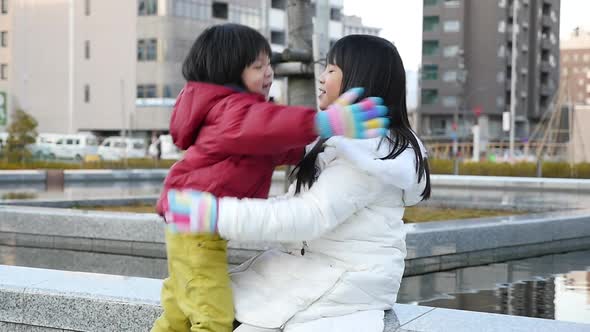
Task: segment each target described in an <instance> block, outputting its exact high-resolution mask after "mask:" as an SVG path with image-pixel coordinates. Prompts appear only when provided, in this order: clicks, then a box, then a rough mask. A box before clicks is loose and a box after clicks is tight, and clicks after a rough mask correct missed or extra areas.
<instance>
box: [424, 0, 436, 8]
mask: <svg viewBox="0 0 590 332" xmlns="http://www.w3.org/2000/svg"><path fill="white" fill-rule="evenodd" d="M437 4H438V0H424V6H425V7H426V6H436V5H437Z"/></svg>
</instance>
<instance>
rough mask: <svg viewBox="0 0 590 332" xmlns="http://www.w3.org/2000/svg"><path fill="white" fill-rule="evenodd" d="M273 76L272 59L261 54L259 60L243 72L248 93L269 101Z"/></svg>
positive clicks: (243, 80)
mask: <svg viewBox="0 0 590 332" xmlns="http://www.w3.org/2000/svg"><path fill="white" fill-rule="evenodd" d="M273 76H274V72H273V71H272V67H271V66H270V58H269V57H268V55H267V54H265V53H260V54H259V55H258V58H257V59H256V60H255V61H254V62H252V63H251V64H250V65H249V66H248V67H246V69H244V71H243V72H242V82H244V86H245V87H246V89H247V90H248V91H250V92H252V93H258V94H261V95H263V96H264V97H265V98H266V99H268V94H269V93H270V86H271V85H272V79H273Z"/></svg>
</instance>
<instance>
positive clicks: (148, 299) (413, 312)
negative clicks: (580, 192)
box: [0, 265, 590, 332]
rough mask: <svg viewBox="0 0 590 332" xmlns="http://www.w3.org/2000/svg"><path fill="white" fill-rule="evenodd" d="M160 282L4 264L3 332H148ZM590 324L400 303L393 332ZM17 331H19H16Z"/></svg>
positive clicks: (388, 328) (389, 324)
mask: <svg viewBox="0 0 590 332" xmlns="http://www.w3.org/2000/svg"><path fill="white" fill-rule="evenodd" d="M161 285H162V281H161V280H157V279H146V278H133V277H121V276H113V275H102V274H92V273H80V272H65V271H56V270H44V269H32V268H23V267H11V266H2V265H0V298H2V299H3V301H1V302H0V328H1V327H4V326H8V327H11V328H12V327H18V328H23V329H24V330H26V331H39V332H41V331H43V332H45V331H47V332H54V331H62V330H67V331H109V332H110V331H147V330H149V328H150V327H151V325H152V323H153V322H154V321H155V319H156V318H157V317H158V315H159V314H160V312H161V308H160V306H159V294H160V288H161ZM589 328H590V325H588V324H576V323H568V322H561V321H553V320H546V319H537V318H527V317H517V316H507V315H497V314H486V313H478V312H469V311H462V310H449V309H440V308H431V307H423V306H413V305H405V304H396V305H395V306H394V308H393V310H392V311H388V312H387V313H386V316H385V330H384V331H385V332H394V331H420V332H434V331H457V332H466V331H482V332H487V331H556V332H561V331H564V332H565V331H567V332H578V331H580V332H581V331H588V329H589ZM16 331H18V330H16Z"/></svg>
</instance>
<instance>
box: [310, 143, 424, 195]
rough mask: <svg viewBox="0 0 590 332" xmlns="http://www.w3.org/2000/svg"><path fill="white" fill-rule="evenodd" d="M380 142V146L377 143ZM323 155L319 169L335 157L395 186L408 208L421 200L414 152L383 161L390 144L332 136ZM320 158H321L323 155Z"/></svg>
mask: <svg viewBox="0 0 590 332" xmlns="http://www.w3.org/2000/svg"><path fill="white" fill-rule="evenodd" d="M380 143H381V144H380ZM418 144H419V145H420V152H421V153H422V157H426V156H427V153H426V149H425V147H424V145H423V144H422V142H421V141H420V140H419V139H418ZM324 151H325V153H322V154H320V157H319V158H318V166H319V167H320V168H323V167H325V165H326V164H327V163H328V162H329V161H330V160H333V159H335V158H337V157H339V158H343V159H346V160H348V161H349V162H351V163H352V164H354V165H355V166H356V167H357V168H359V169H361V170H363V171H365V172H367V173H369V174H371V175H373V176H375V177H377V178H378V179H379V180H380V181H382V182H383V183H386V184H389V185H393V186H395V187H398V188H399V189H401V190H402V191H403V199H404V204H405V205H406V206H411V205H415V204H417V203H419V202H420V201H422V192H423V191H424V188H425V187H426V177H425V176H422V178H421V179H420V182H418V174H417V173H416V161H415V158H416V157H415V154H414V149H413V148H412V147H408V148H407V149H406V150H405V151H404V152H402V153H401V154H400V155H399V156H397V157H396V158H395V159H385V160H382V159H380V158H383V157H385V156H387V155H388V154H389V151H390V144H389V143H388V142H387V141H383V142H381V138H374V139H366V140H358V139H348V138H344V137H333V138H331V139H329V140H328V141H327V142H326V149H325V150H324ZM322 155H323V156H322Z"/></svg>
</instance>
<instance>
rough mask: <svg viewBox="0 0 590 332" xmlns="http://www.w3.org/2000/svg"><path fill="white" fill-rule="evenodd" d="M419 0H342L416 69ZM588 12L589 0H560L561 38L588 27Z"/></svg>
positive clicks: (419, 38) (350, 12)
mask: <svg viewBox="0 0 590 332" xmlns="http://www.w3.org/2000/svg"><path fill="white" fill-rule="evenodd" d="M476 1H492V0H476ZM494 1H497V0H494ZM422 3H423V1H422V0H344V14H346V15H357V16H360V17H361V18H362V19H363V23H364V24H365V25H369V26H374V27H378V28H382V29H383V30H382V31H381V37H384V38H386V39H389V40H390V41H392V42H393V43H394V44H395V45H396V46H397V48H398V51H399V52H400V54H401V56H402V59H403V61H404V65H405V67H406V69H407V70H418V68H419V66H420V61H421V52H422ZM588 13H590V0H561V20H560V21H561V27H560V35H561V38H564V37H566V36H568V35H569V34H570V32H571V31H572V30H573V29H574V28H575V27H576V26H586V27H588V28H589V29H590V15H588Z"/></svg>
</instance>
